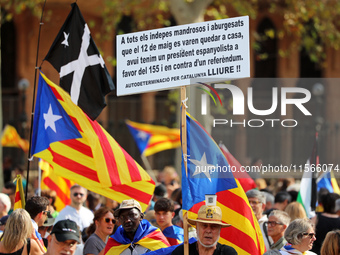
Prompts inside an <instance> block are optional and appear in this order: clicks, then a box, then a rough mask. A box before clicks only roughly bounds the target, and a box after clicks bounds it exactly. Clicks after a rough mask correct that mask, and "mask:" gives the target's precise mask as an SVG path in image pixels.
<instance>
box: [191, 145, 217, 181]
mask: <svg viewBox="0 0 340 255" xmlns="http://www.w3.org/2000/svg"><path fill="white" fill-rule="evenodd" d="M189 160H190V161H191V162H192V163H193V164H194V165H196V167H195V172H194V173H193V175H192V176H195V175H198V174H201V173H204V174H205V176H206V177H207V178H208V179H209V181H210V182H211V177H210V173H209V170H213V169H215V165H212V164H208V162H207V156H206V155H205V152H204V153H203V155H202V158H201V160H196V159H189Z"/></svg>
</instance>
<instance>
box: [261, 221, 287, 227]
mask: <svg viewBox="0 0 340 255" xmlns="http://www.w3.org/2000/svg"><path fill="white" fill-rule="evenodd" d="M265 223H266V224H267V225H268V226H271V227H276V225H283V223H281V222H278V221H266V222H265Z"/></svg>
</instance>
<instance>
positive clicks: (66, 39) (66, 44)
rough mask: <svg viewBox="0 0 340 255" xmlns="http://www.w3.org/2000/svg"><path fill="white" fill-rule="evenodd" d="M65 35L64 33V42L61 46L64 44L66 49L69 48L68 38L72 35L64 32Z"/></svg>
mask: <svg viewBox="0 0 340 255" xmlns="http://www.w3.org/2000/svg"><path fill="white" fill-rule="evenodd" d="M63 33H64V41H62V42H61V44H64V45H65V47H66V46H69V45H68V37H69V35H70V33H68V34H66V33H65V32H63Z"/></svg>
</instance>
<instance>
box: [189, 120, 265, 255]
mask: <svg viewBox="0 0 340 255" xmlns="http://www.w3.org/2000/svg"><path fill="white" fill-rule="evenodd" d="M186 126H187V130H186V137H187V153H186V155H183V154H182V198H183V210H184V211H187V212H188V218H190V219H196V218H197V213H198V210H199V208H200V207H201V206H202V205H204V204H205V195H207V194H216V195H217V206H219V207H220V208H221V210H222V221H223V222H224V223H228V224H231V226H230V227H228V228H222V229H221V235H220V239H219V242H220V243H222V244H227V245H230V246H232V247H233V248H234V249H235V250H236V251H237V253H238V254H242V255H262V254H263V253H264V252H265V249H266V248H265V245H264V241H263V237H262V233H261V229H260V226H259V223H258V221H257V219H256V217H255V214H254V213H253V211H252V208H251V207H250V204H249V202H248V199H247V196H246V194H245V192H244V190H243V188H242V187H241V185H240V183H239V181H238V180H237V179H235V178H234V175H233V173H232V168H231V164H230V162H228V160H227V158H226V157H225V156H224V154H223V153H222V151H221V149H220V148H219V146H218V145H217V144H216V142H215V141H214V140H213V138H212V137H211V136H210V134H209V133H208V132H207V131H206V130H205V129H204V128H203V127H202V125H201V124H200V123H199V122H198V121H197V120H195V119H194V118H192V117H190V115H189V114H187V116H186ZM184 156H186V157H185V158H184ZM184 159H187V171H186V170H185V166H184Z"/></svg>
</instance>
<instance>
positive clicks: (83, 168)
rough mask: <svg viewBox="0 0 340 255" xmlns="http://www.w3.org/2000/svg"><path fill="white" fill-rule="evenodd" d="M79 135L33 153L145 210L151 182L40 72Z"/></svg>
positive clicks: (98, 189)
mask: <svg viewBox="0 0 340 255" xmlns="http://www.w3.org/2000/svg"><path fill="white" fill-rule="evenodd" d="M41 76H42V77H43V78H44V80H45V81H46V83H47V84H48V85H49V86H50V87H51V89H52V92H53V94H54V95H55V96H56V98H57V99H58V101H59V103H60V104H61V106H62V107H63V108H64V110H65V111H66V113H67V114H68V115H69V116H70V117H71V119H72V121H73V123H74V125H75V126H76V127H77V128H78V130H79V132H80V134H81V136H82V138H78V139H71V140H67V141H62V142H55V143H52V144H50V147H49V148H48V149H47V150H44V151H42V152H39V153H37V154H36V155H35V156H36V157H39V158H43V159H45V160H46V161H47V162H49V163H50V164H51V166H52V167H53V169H54V171H55V173H56V174H57V175H60V176H62V177H64V178H66V179H69V180H73V181H75V182H76V183H78V184H79V185H82V186H83V187H85V188H87V189H89V190H92V191H94V192H96V193H98V194H101V195H103V196H106V197H109V198H111V199H114V200H116V201H118V202H121V201H122V200H124V199H131V198H133V199H136V200H138V201H139V202H140V203H141V206H142V208H143V210H144V209H146V207H147V206H148V203H149V201H150V199H151V197H152V194H153V190H154V187H155V183H154V181H153V180H152V179H151V178H150V176H149V175H148V174H147V173H146V172H145V170H144V169H143V168H142V167H141V166H140V165H138V164H137V163H136V162H135V161H134V160H133V158H131V156H130V155H129V154H128V153H126V152H125V150H124V149H123V148H121V147H120V145H119V144H118V143H117V142H116V141H115V140H114V139H113V138H112V137H111V136H110V135H109V134H108V133H107V132H106V130H105V129H103V128H102V127H101V126H100V125H99V124H98V123H97V122H96V121H92V120H91V119H90V118H88V117H87V116H86V115H85V114H84V113H83V111H82V110H81V109H80V108H79V107H78V106H76V105H74V104H73V102H72V101H71V98H70V96H69V95H68V94H67V93H66V92H65V91H64V90H62V89H61V88H60V87H59V86H57V85H55V84H53V83H52V82H51V81H50V80H48V79H47V78H46V76H44V75H43V74H41Z"/></svg>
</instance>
